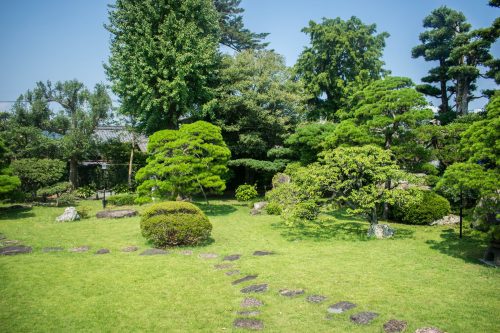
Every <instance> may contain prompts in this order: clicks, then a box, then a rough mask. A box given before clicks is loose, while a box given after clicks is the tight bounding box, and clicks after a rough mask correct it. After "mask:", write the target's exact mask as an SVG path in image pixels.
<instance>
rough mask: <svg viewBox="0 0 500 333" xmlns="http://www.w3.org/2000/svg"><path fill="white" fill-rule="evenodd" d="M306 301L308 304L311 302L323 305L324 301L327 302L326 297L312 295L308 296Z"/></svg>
mask: <svg viewBox="0 0 500 333" xmlns="http://www.w3.org/2000/svg"><path fill="white" fill-rule="evenodd" d="M306 300H307V301H308V302H311V303H321V302H323V301H324V300H326V296H322V295H311V296H307V298H306Z"/></svg>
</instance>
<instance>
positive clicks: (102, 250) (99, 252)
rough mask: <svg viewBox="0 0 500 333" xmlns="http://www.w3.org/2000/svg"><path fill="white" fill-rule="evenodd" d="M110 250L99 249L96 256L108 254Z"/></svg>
mask: <svg viewBox="0 0 500 333" xmlns="http://www.w3.org/2000/svg"><path fill="white" fill-rule="evenodd" d="M108 253H109V250H108V249H99V250H97V251H96V252H95V254H108Z"/></svg>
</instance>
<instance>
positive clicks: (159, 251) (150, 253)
mask: <svg viewBox="0 0 500 333" xmlns="http://www.w3.org/2000/svg"><path fill="white" fill-rule="evenodd" d="M157 254H168V252H167V251H165V250H162V249H147V250H145V251H144V252H142V253H141V254H139V255H140V256H154V255H157Z"/></svg>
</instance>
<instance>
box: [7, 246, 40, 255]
mask: <svg viewBox="0 0 500 333" xmlns="http://www.w3.org/2000/svg"><path fill="white" fill-rule="evenodd" d="M32 251H33V249H32V248H31V247H30V246H24V245H14V246H6V247H2V248H0V255H3V256H14V255H17V254H24V253H31V252H32Z"/></svg>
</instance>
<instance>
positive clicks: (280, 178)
mask: <svg viewBox="0 0 500 333" xmlns="http://www.w3.org/2000/svg"><path fill="white" fill-rule="evenodd" d="M276 176H277V177H276V178H274V177H273V188H276V187H278V186H280V185H281V184H289V183H290V182H291V181H292V178H291V177H290V176H289V175H287V174H284V173H279V174H276Z"/></svg>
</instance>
